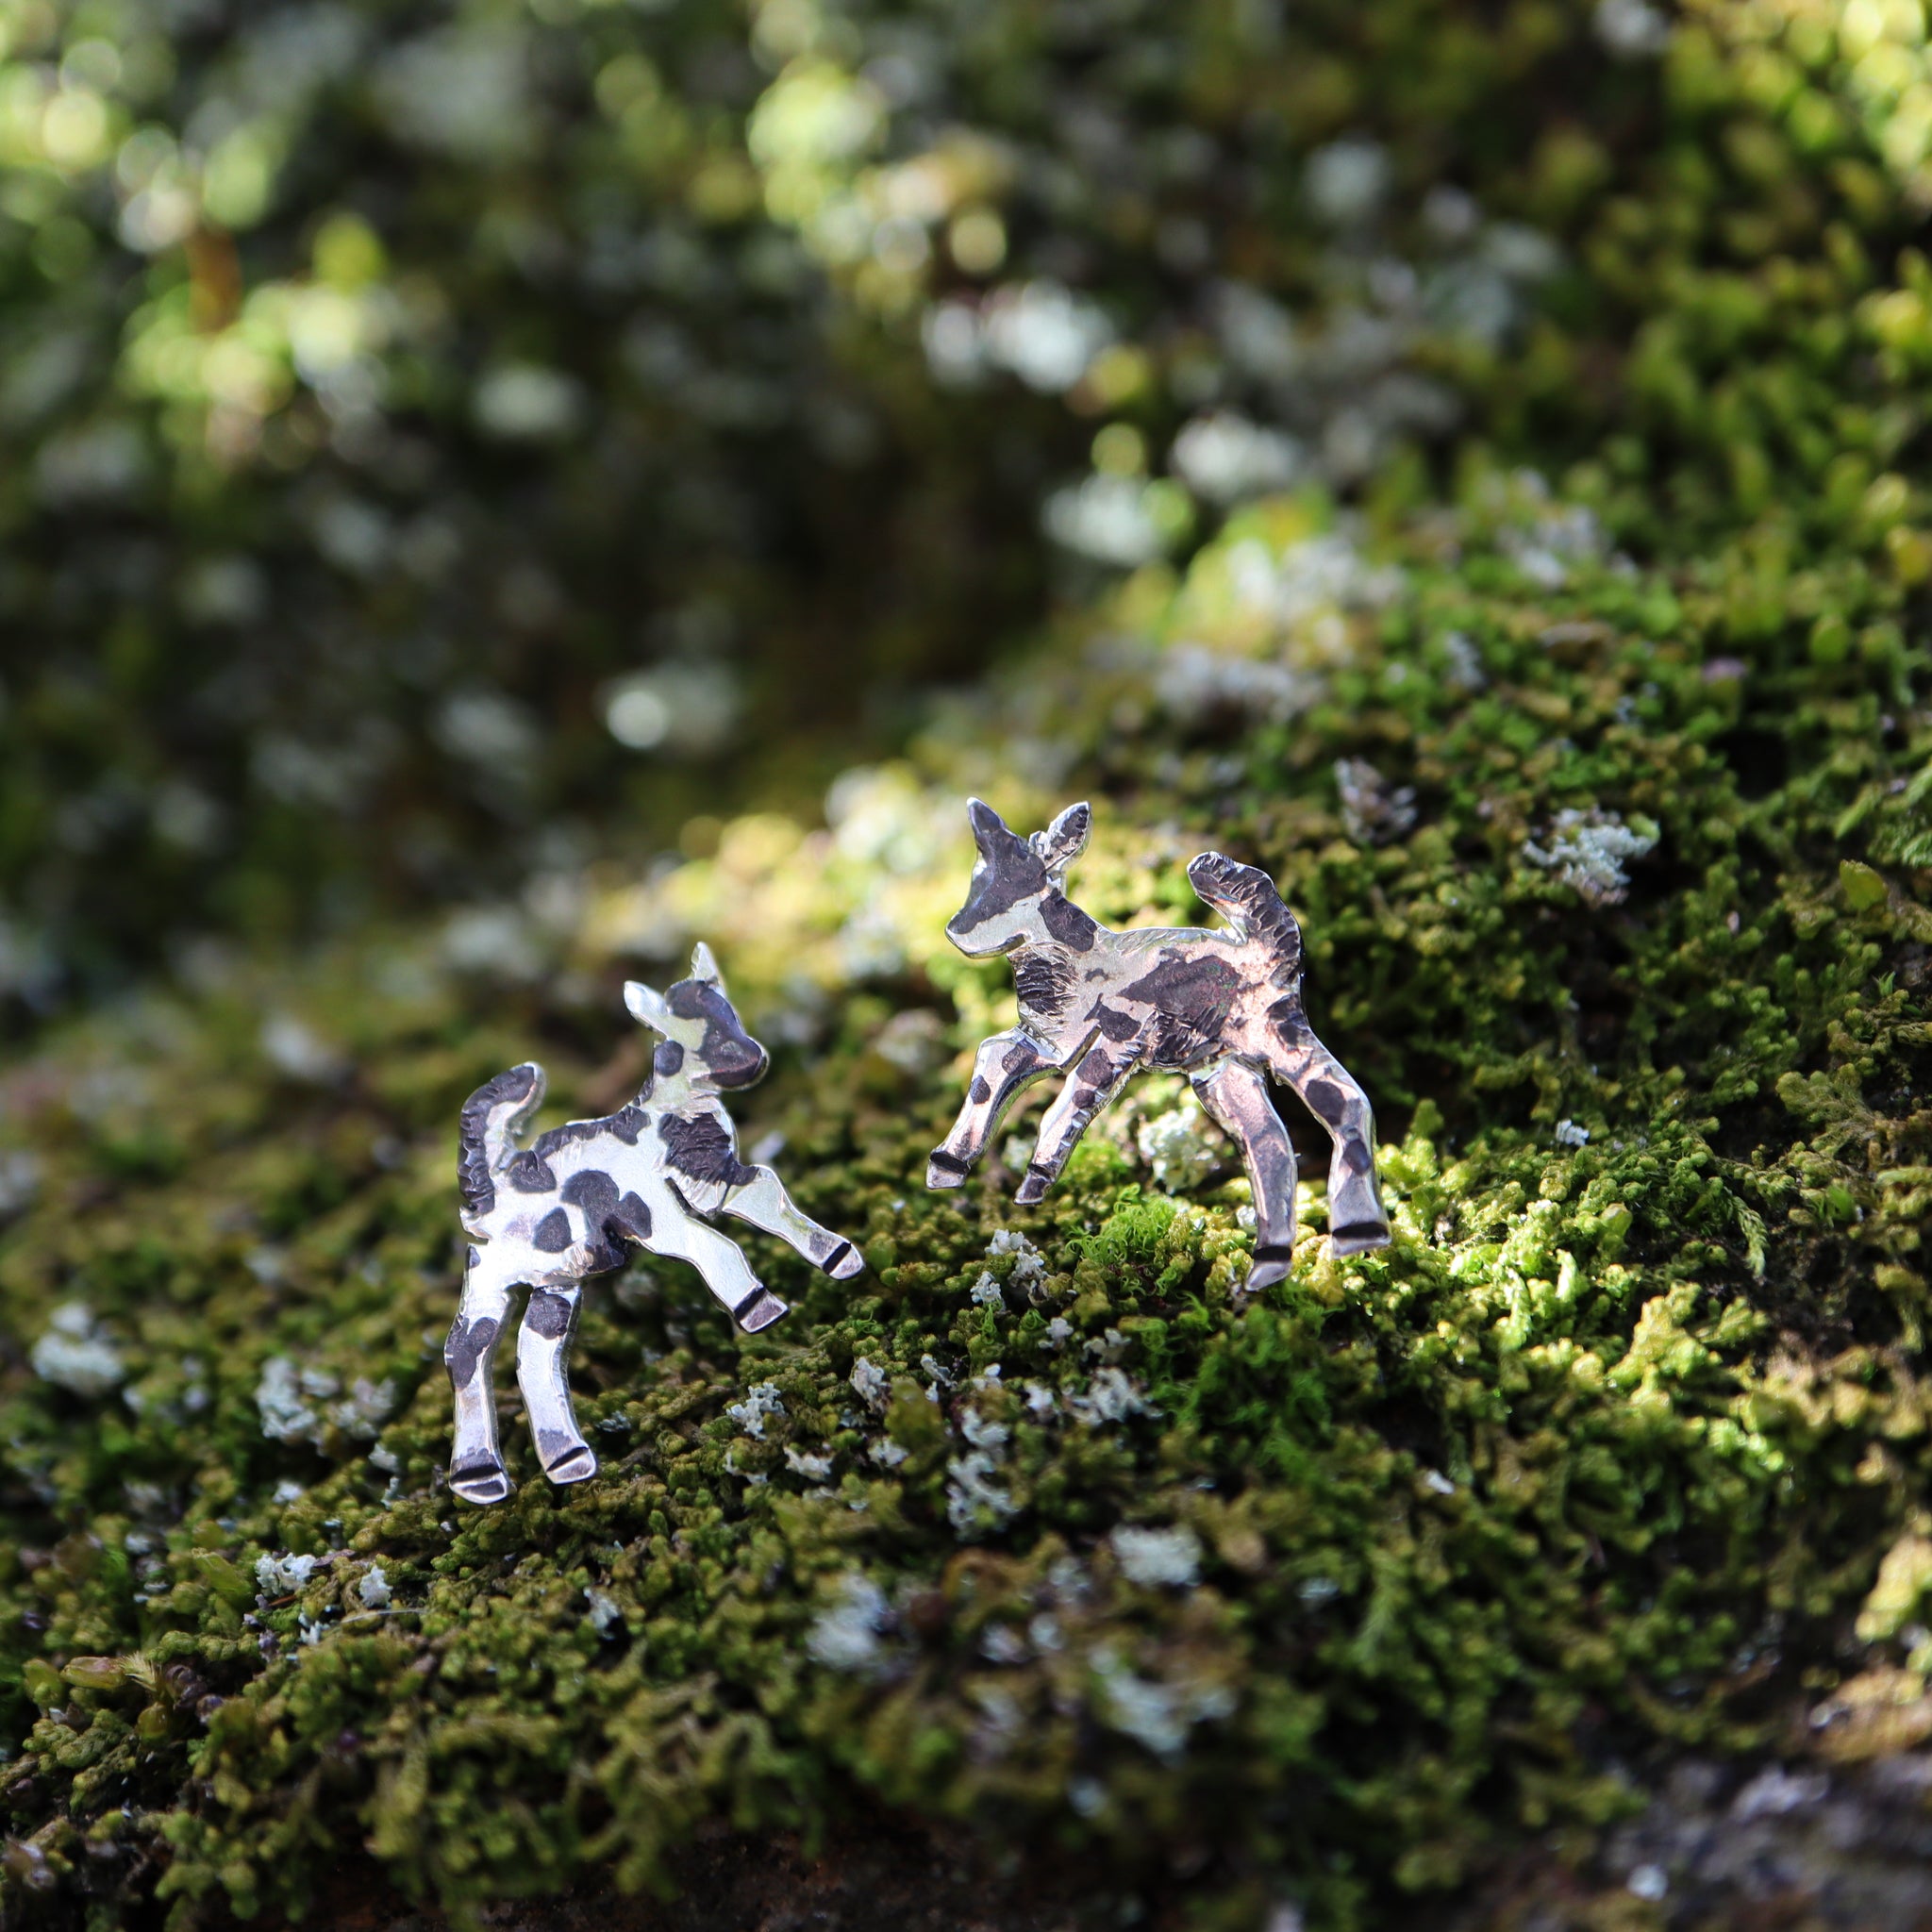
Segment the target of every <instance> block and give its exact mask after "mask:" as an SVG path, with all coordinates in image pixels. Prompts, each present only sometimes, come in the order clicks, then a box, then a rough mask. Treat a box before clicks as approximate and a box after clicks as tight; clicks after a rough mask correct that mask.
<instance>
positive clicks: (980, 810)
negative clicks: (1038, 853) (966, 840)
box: [966, 798, 1013, 853]
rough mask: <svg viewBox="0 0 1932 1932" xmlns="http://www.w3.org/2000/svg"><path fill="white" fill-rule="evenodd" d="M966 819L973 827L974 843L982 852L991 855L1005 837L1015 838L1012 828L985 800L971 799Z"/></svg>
mask: <svg viewBox="0 0 1932 1932" xmlns="http://www.w3.org/2000/svg"><path fill="white" fill-rule="evenodd" d="M966 817H967V819H968V820H969V821H970V823H971V824H972V826H973V838H974V843H975V844H977V845H978V847H979V849H980V850H981V851H982V852H986V853H991V851H992V850H993V848H994V847H995V846H996V845H997V844H998V843H999V841H1000V839H1001V837H1002V836H1003V835H1004V836H1005V837H1006V838H1008V839H1010V838H1011V837H1012V836H1013V828H1012V826H1011V825H1009V824H1008V823H1007V822H1006V820H1005V819H1003V818H1001V816H1000V815H999V813H998V812H996V811H995V810H993V808H992V807H991V806H990V805H988V804H987V803H986V801H985V800H984V799H981V798H969V799H968V800H967V801H966Z"/></svg>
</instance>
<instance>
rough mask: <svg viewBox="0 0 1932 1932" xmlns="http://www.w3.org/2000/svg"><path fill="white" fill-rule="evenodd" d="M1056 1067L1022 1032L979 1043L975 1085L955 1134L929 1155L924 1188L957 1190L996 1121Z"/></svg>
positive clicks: (1020, 1029) (993, 1036)
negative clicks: (1027, 1090) (1022, 1094)
mask: <svg viewBox="0 0 1932 1932" xmlns="http://www.w3.org/2000/svg"><path fill="white" fill-rule="evenodd" d="M1057 1064H1058V1062H1057V1061H1056V1060H1055V1058H1054V1057H1053V1055H1052V1054H1050V1053H1049V1052H1048V1051H1047V1050H1046V1048H1045V1047H1043V1046H1041V1043H1040V1042H1039V1041H1037V1040H1035V1039H1034V1037H1033V1036H1032V1035H1031V1034H1030V1033H1028V1032H1026V1031H1025V1030H1024V1028H1023V1027H1019V1026H1015V1027H1014V1028H1013V1029H1012V1030H1011V1031H1010V1032H1008V1033H993V1034H990V1035H989V1036H988V1037H987V1038H986V1039H984V1040H982V1041H980V1042H979V1052H978V1054H977V1055H976V1056H975V1058H974V1062H973V1080H972V1083H971V1085H969V1086H968V1088H967V1089H966V1105H965V1106H964V1107H962V1108H960V1109H959V1118H958V1120H957V1121H955V1122H954V1123H953V1131H952V1132H951V1133H950V1134H948V1135H947V1136H946V1138H945V1139H944V1140H943V1141H941V1142H940V1144H939V1145H938V1146H937V1147H935V1148H934V1149H933V1151H932V1158H931V1159H930V1160H928V1161H927V1163H926V1168H925V1184H926V1186H927V1187H929V1188H957V1187H958V1186H959V1185H960V1183H961V1182H962V1181H964V1180H965V1178H966V1176H967V1174H969V1173H970V1172H971V1171H972V1168H973V1165H974V1162H975V1161H976V1160H977V1159H978V1158H979V1157H980V1156H981V1155H982V1154H983V1153H984V1152H985V1151H986V1143H987V1141H988V1139H989V1138H990V1137H991V1133H992V1130H993V1129H994V1128H995V1127H996V1126H998V1125H999V1123H1000V1116H1001V1115H1002V1114H1003V1113H1005V1112H1006V1110H1007V1108H1008V1107H1010V1106H1011V1105H1012V1104H1013V1101H1014V1099H1015V1098H1016V1096H1017V1095H1018V1094H1019V1093H1020V1091H1022V1089H1024V1088H1026V1087H1030V1086H1031V1085H1032V1084H1033V1082H1034V1081H1035V1080H1038V1079H1039V1078H1040V1077H1041V1075H1042V1074H1050V1073H1052V1072H1053V1071H1054V1068H1055V1067H1056V1065H1057Z"/></svg>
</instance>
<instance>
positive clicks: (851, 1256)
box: [819, 1241, 865, 1281]
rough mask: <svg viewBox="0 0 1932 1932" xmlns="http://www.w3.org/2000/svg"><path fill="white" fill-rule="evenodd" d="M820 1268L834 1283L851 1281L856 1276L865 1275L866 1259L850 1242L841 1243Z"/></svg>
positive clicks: (820, 1264)
mask: <svg viewBox="0 0 1932 1932" xmlns="http://www.w3.org/2000/svg"><path fill="white" fill-rule="evenodd" d="M819 1266H820V1267H821V1268H823V1269H824V1271H825V1273H826V1274H829V1275H830V1276H831V1277H832V1279H833V1280H834V1281H850V1280H851V1279H852V1277H853V1276H854V1275H855V1274H864V1273H865V1257H864V1256H863V1255H861V1254H860V1253H859V1252H858V1249H857V1248H855V1247H854V1246H853V1245H852V1243H851V1242H850V1241H841V1242H840V1243H839V1245H838V1246H837V1247H836V1248H834V1249H833V1250H832V1252H831V1253H830V1254H829V1255H827V1256H826V1257H825V1258H824V1260H823V1261H821V1262H820V1263H819Z"/></svg>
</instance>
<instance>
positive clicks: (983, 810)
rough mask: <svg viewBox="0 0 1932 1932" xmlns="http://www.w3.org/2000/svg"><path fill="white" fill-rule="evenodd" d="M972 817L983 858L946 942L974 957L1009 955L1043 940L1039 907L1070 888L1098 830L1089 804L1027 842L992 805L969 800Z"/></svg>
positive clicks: (1062, 815) (968, 811)
mask: <svg viewBox="0 0 1932 1932" xmlns="http://www.w3.org/2000/svg"><path fill="white" fill-rule="evenodd" d="M966 816H967V817H968V818H969V819H970V820H971V821H972V824H973V841H974V844H975V845H977V846H978V847H979V858H978V859H977V861H976V862H975V863H974V867H973V883H972V884H971V885H970V886H969V887H968V888H967V890H966V903H965V905H963V906H962V907H960V908H959V909H958V912H956V913H955V914H954V915H953V917H952V918H951V919H950V920H949V921H948V922H947V924H946V937H947V938H948V939H949V940H951V941H952V942H953V943H954V944H955V945H956V946H958V948H959V950H960V951H961V952H962V953H964V954H965V955H966V956H967V957H968V958H974V959H978V958H985V957H986V956H987V955H989V954H991V953H1009V952H1011V951H1012V949H1013V948H1014V947H1015V946H1017V945H1021V944H1023V943H1024V941H1026V940H1028V939H1031V938H1038V937H1039V936H1040V919H1039V908H1040V907H1041V904H1042V902H1043V901H1044V900H1045V898H1046V896H1047V894H1048V893H1049V892H1058V891H1061V890H1062V889H1063V888H1064V887H1065V884H1066V876H1067V867H1068V866H1069V865H1071V864H1072V863H1073V861H1074V859H1075V858H1078V857H1079V855H1080V853H1081V851H1082V850H1083V849H1084V848H1085V846H1086V843H1087V834H1088V833H1089V831H1091V829H1092V824H1093V814H1092V812H1091V810H1090V809H1089V808H1087V807H1086V806H1085V805H1070V806H1069V807H1068V808H1066V810H1065V811H1063V812H1061V813H1060V815H1059V817H1058V818H1057V819H1055V820H1054V822H1053V824H1050V825H1049V826H1048V827H1047V828H1046V830H1045V831H1043V832H1035V833H1034V835H1033V836H1032V838H1030V839H1023V838H1021V837H1020V835H1019V834H1018V833H1017V832H1016V831H1014V830H1013V829H1012V827H1011V826H1010V825H1008V824H1007V822H1006V820H1005V819H1003V818H1001V817H1000V815H999V813H998V812H996V811H995V810H993V808H992V807H991V806H990V805H983V804H982V803H981V802H980V801H979V800H978V799H976V798H974V799H969V800H968V801H967V805H966Z"/></svg>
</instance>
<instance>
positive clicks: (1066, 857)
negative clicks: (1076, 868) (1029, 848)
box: [1032, 799, 1093, 873]
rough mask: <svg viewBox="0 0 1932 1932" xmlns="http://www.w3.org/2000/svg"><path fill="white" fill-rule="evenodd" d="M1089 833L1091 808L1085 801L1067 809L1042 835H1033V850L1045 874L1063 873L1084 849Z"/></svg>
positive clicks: (1038, 833)
mask: <svg viewBox="0 0 1932 1932" xmlns="http://www.w3.org/2000/svg"><path fill="white" fill-rule="evenodd" d="M1092 829H1093V808H1092V807H1091V806H1090V805H1089V804H1088V803H1087V802H1086V800H1085V799H1082V800H1081V801H1080V803H1079V804H1078V805H1070V806H1068V808H1066V810H1065V811H1063V812H1061V814H1060V815H1059V817H1058V818H1057V819H1056V820H1054V822H1053V824H1050V825H1049V826H1047V828H1046V830H1045V831H1043V832H1035V833H1034V835H1033V841H1032V843H1033V849H1034V851H1035V852H1036V853H1037V854H1038V855H1039V857H1040V862H1041V864H1042V865H1043V866H1045V867H1046V869H1047V871H1048V872H1052V873H1061V872H1065V871H1066V869H1067V867H1068V866H1070V865H1071V864H1073V862H1074V859H1076V858H1079V856H1080V855H1081V853H1083V852H1084V851H1086V849H1087V835H1088V834H1089V833H1090V832H1091V831H1092Z"/></svg>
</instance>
